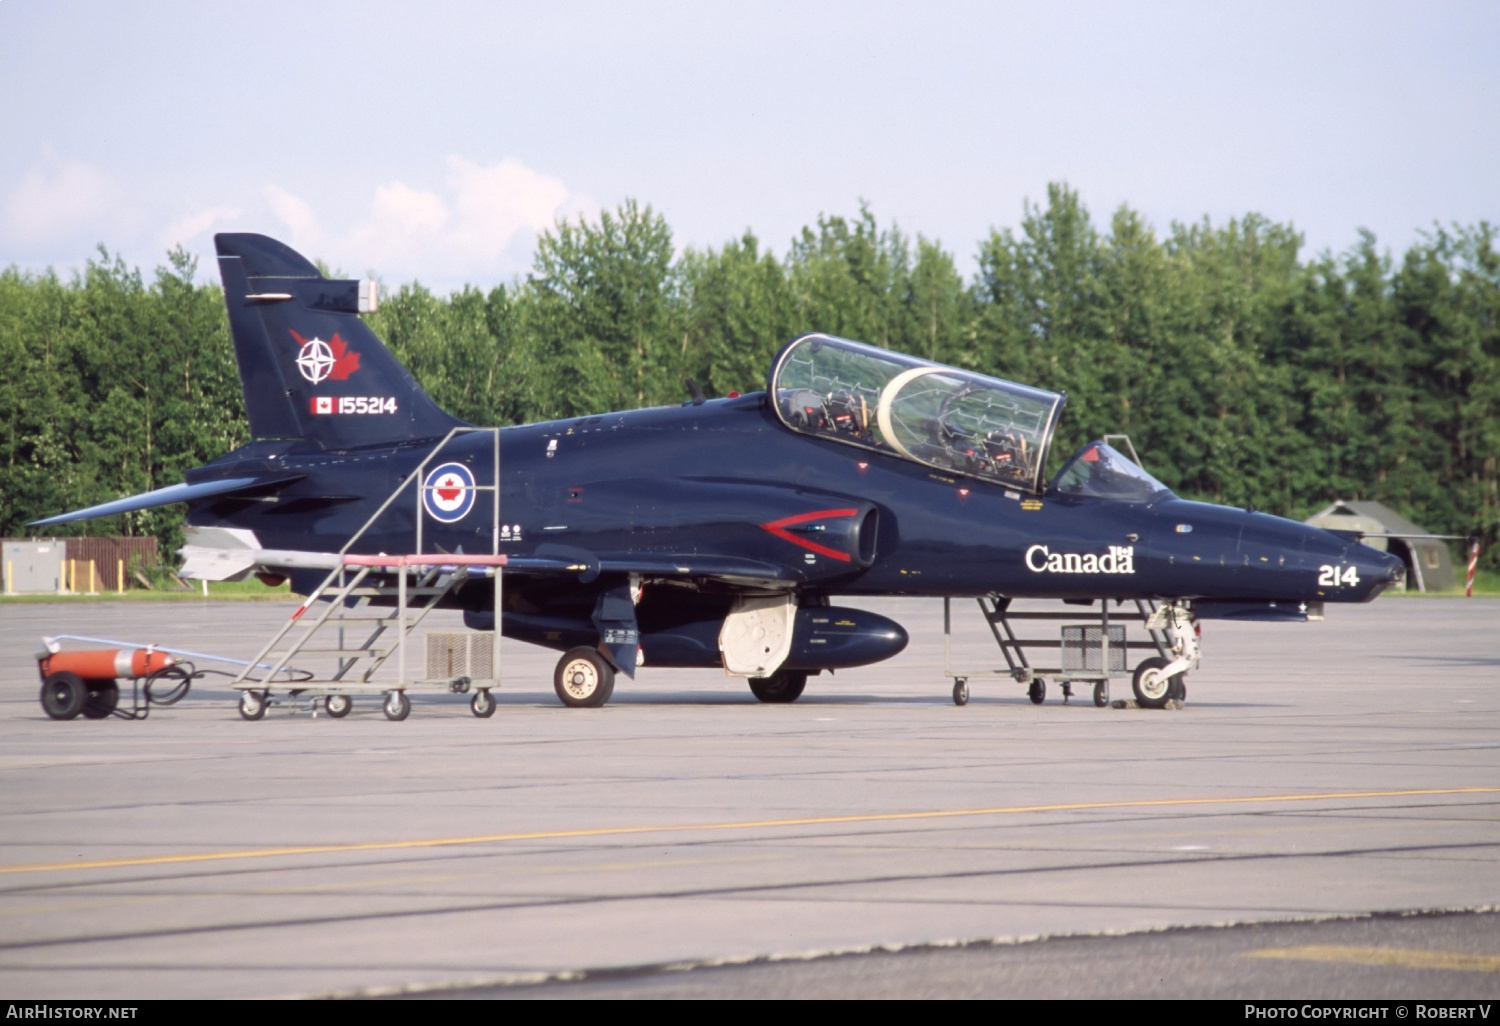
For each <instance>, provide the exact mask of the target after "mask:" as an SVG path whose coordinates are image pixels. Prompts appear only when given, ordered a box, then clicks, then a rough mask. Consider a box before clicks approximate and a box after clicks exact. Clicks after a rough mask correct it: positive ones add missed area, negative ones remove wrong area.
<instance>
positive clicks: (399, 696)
mask: <svg viewBox="0 0 1500 1026" xmlns="http://www.w3.org/2000/svg"><path fill="white" fill-rule="evenodd" d="M410 714H411V699H409V698H407V697H406V692H405V691H392V692H391V693H390V694H388V695H386V696H385V718H386V719H388V720H396V721H398V722H399V721H401V720H404V719H406V717H407V716H409V715H410Z"/></svg>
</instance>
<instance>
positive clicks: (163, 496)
mask: <svg viewBox="0 0 1500 1026" xmlns="http://www.w3.org/2000/svg"><path fill="white" fill-rule="evenodd" d="M300 477H302V475H301V474H279V475H276V476H274V477H267V476H265V475H261V476H259V477H227V478H222V479H220V480H218V481H200V482H198V483H197V484H186V483H184V484H175V485H168V486H167V487H166V488H158V489H156V490H155V491H152V492H142V493H141V494H140V495H131V496H129V497H127V498H124V499H116V500H114V501H113V502H102V503H100V504H99V505H97V506H90V507H88V508H87V509H78V510H74V511H73V512H71V513H63V514H61V515H59V516H55V517H48V518H47V519H46V520H33V521H32V522H31V523H29V524H27V525H26V526H27V527H51V526H53V525H54V524H71V523H74V522H75V521H78V520H94V519H96V518H98V517H112V516H115V515H117V514H120V513H134V512H135V511H136V510H138V509H154V508H155V507H157V506H170V505H171V504H172V503H174V502H192V501H193V500H194V499H207V498H211V497H213V496H215V495H231V494H233V493H234V492H247V491H253V490H255V489H257V488H269V487H271V486H273V485H283V484H287V483H289V482H292V481H295V480H297V479H298V478H300Z"/></svg>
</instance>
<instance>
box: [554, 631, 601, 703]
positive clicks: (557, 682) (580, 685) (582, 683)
mask: <svg viewBox="0 0 1500 1026" xmlns="http://www.w3.org/2000/svg"><path fill="white" fill-rule="evenodd" d="M552 688H553V690H554V691H556V692H557V697H558V698H560V699H562V704H563V705H570V706H573V707H574V708H575V709H578V708H592V707H596V706H601V705H603V704H604V703H605V702H608V701H609V696H610V695H612V694H614V692H615V668H614V667H613V666H611V665H609V660H607V659H605V658H604V656H602V655H600V654H599V652H598V650H597V649H592V648H586V647H584V646H581V645H580V646H579V647H578V648H574V649H569V650H568V651H567V652H564V653H563V657H562V658H561V659H559V660H558V661H557V669H556V670H554V671H553V673H552Z"/></svg>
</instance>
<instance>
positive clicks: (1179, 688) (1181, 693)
mask: <svg viewBox="0 0 1500 1026" xmlns="http://www.w3.org/2000/svg"><path fill="white" fill-rule="evenodd" d="M1171 694H1172V697H1173V698H1175V699H1177V701H1179V702H1186V701H1187V674H1185V673H1179V674H1178V675H1177V676H1175V677H1173V678H1172V691H1171Z"/></svg>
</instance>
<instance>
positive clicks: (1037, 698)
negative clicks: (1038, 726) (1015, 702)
mask: <svg viewBox="0 0 1500 1026" xmlns="http://www.w3.org/2000/svg"><path fill="white" fill-rule="evenodd" d="M1026 697H1027V698H1029V699H1031V704H1032V705H1041V704H1042V703H1043V702H1045V701H1046V700H1047V682H1046V681H1044V680H1042V678H1040V677H1037V678H1036V679H1034V680H1033V681H1032V682H1031V687H1029V688H1027V689H1026Z"/></svg>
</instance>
